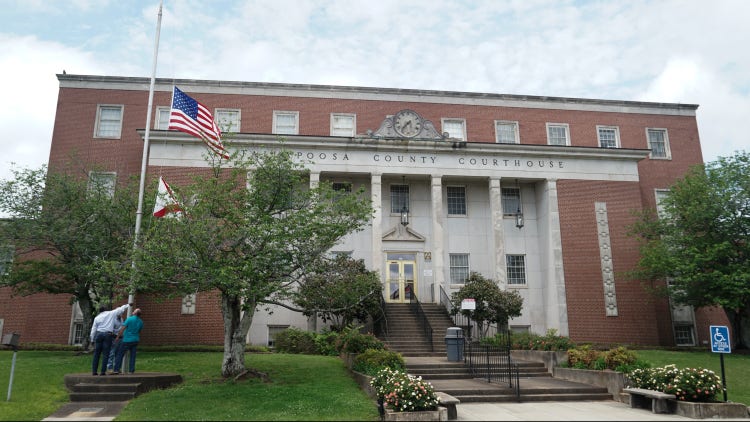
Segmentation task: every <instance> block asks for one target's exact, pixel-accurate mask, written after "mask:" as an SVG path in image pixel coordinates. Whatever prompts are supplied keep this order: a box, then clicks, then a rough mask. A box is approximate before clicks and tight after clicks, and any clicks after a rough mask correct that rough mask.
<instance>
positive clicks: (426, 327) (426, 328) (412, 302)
mask: <svg viewBox="0 0 750 422" xmlns="http://www.w3.org/2000/svg"><path fill="white" fill-rule="evenodd" d="M409 306H410V308H411V312H412V314H414V315H416V317H417V321H418V322H419V326H420V327H422V331H423V332H424V335H425V337H426V338H427V341H428V342H429V343H430V351H431V352H433V351H435V346H434V345H433V344H432V326H431V325H430V321H429V320H428V319H427V315H426V314H425V312H424V309H423V308H422V303H420V302H419V299H418V298H417V295H416V294H414V292H412V293H411V295H410V298H409Z"/></svg>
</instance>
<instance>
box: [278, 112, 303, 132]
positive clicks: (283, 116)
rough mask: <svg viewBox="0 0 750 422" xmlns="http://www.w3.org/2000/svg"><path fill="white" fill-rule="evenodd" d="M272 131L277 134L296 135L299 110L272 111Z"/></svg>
mask: <svg viewBox="0 0 750 422" xmlns="http://www.w3.org/2000/svg"><path fill="white" fill-rule="evenodd" d="M273 133H275V134H278V135H297V134H298V133H299V112H298V111H274V112H273Z"/></svg>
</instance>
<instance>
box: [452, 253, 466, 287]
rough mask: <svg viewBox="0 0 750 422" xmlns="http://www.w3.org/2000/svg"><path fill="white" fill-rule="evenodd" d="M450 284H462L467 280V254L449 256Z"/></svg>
mask: <svg viewBox="0 0 750 422" xmlns="http://www.w3.org/2000/svg"><path fill="white" fill-rule="evenodd" d="M450 268H451V284H464V283H465V282H466V279H467V278H469V254H467V253H452V254H450Z"/></svg>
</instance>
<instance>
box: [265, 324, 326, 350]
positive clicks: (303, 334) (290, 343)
mask: <svg viewBox="0 0 750 422" xmlns="http://www.w3.org/2000/svg"><path fill="white" fill-rule="evenodd" d="M315 337H316V334H315V333H313V332H309V331H304V330H300V329H299V328H295V327H289V328H287V329H286V330H283V331H281V332H280V333H278V334H276V338H275V341H274V347H275V349H276V351H277V352H282V353H297V354H305V355H316V354H318V346H317V343H316V341H315Z"/></svg>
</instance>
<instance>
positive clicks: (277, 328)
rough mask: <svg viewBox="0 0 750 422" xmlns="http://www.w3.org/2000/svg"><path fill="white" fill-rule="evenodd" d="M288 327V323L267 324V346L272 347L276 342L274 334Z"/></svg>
mask: <svg viewBox="0 0 750 422" xmlns="http://www.w3.org/2000/svg"><path fill="white" fill-rule="evenodd" d="M287 328H289V326H288V325H269V326H268V347H274V345H275V344H276V336H277V335H279V333H280V332H282V331H284V330H286V329H287Z"/></svg>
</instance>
